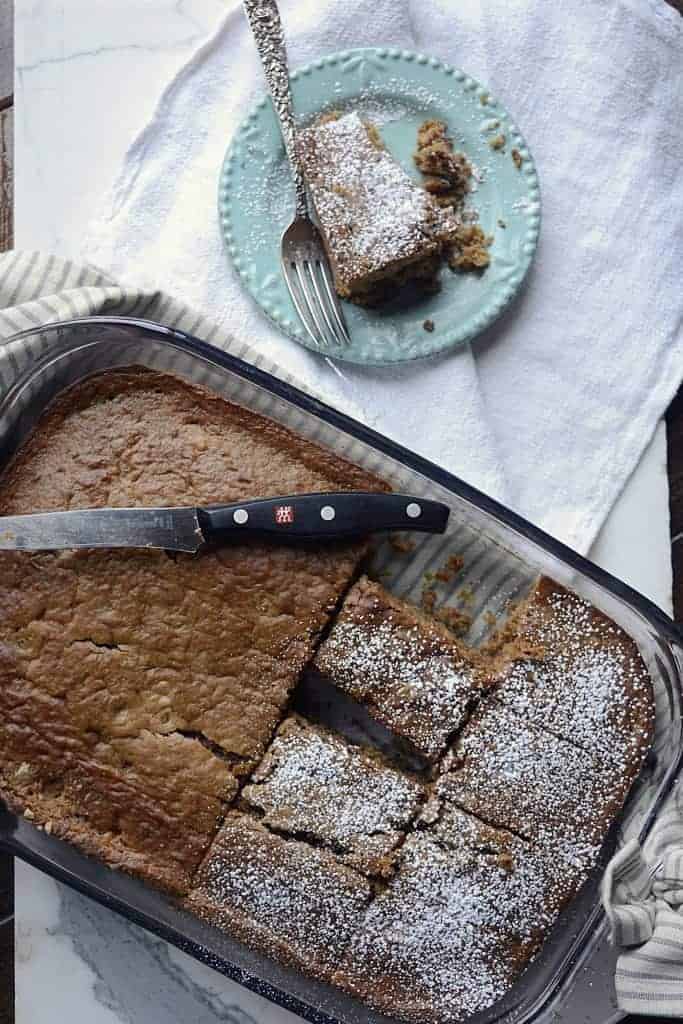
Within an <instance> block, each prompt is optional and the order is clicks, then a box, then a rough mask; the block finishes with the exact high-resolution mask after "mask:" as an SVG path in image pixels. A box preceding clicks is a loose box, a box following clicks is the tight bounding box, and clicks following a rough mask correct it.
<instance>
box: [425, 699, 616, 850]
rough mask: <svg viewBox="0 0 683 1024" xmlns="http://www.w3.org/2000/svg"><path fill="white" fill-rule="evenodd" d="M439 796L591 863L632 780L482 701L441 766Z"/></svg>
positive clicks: (496, 706)
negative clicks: (549, 840) (548, 840)
mask: <svg viewBox="0 0 683 1024" xmlns="http://www.w3.org/2000/svg"><path fill="white" fill-rule="evenodd" d="M441 770H442V772H443V774H442V775H441V776H440V778H439V780H438V782H437V795H439V796H443V797H445V798H447V799H448V800H450V801H451V802H453V803H455V804H457V805H458V806H460V807H462V808H464V809H465V810H467V811H470V812H471V813H472V814H475V815H476V816H477V817H479V818H481V819H482V820H484V821H486V822H489V823H490V824H491V825H494V826H497V827H499V828H506V829H508V830H510V831H512V832H515V833H517V834H518V835H521V836H524V837H525V838H526V839H531V840H535V841H539V842H542V841H543V839H544V837H554V839H555V840H556V841H557V843H558V844H560V845H561V846H563V847H565V848H566V849H567V850H569V851H574V854H575V856H576V857H578V858H581V857H583V856H584V854H585V857H586V858H587V863H592V861H593V857H594V853H595V851H596V850H597V849H598V848H599V846H600V844H601V843H602V841H603V839H604V838H605V835H606V833H607V830H608V828H609V825H610V824H611V822H612V821H613V820H614V818H615V816H616V814H617V812H618V811H619V809H620V807H621V805H622V803H623V802H624V799H625V797H626V794H627V792H628V790H629V788H630V784H631V781H632V778H631V777H630V776H626V775H625V774H624V773H623V772H622V771H621V770H618V769H615V768H614V766H613V765H612V764H611V763H605V762H604V761H603V760H600V759H598V758H596V757H595V756H594V755H592V754H590V753H589V752H588V751H584V750H580V749H579V748H578V747H575V746H573V745H572V744H570V743H567V742H566V741H565V740H561V739H560V738H559V737H557V736H554V735H553V734H552V733H549V732H546V731H545V730H543V729H541V728H538V727H537V726H535V725H531V724H529V723H528V722H526V721H525V720H524V718H521V717H519V716H518V715H516V714H515V713H514V712H513V711H511V710H510V709H508V708H506V707H504V706H501V705H500V704H498V703H496V702H495V701H492V700H488V701H484V702H483V703H482V704H480V706H479V707H478V708H477V709H476V711H475V712H474V713H473V714H472V716H471V718H470V719H469V721H468V722H467V725H466V726H465V727H464V729H463V730H462V731H461V732H460V734H459V736H458V738H457V740H456V741H455V743H454V745H453V748H452V750H451V751H450V752H449V754H448V755H447V757H446V758H445V759H444V761H443V762H442V765H441Z"/></svg>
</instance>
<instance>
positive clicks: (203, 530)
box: [0, 491, 449, 553]
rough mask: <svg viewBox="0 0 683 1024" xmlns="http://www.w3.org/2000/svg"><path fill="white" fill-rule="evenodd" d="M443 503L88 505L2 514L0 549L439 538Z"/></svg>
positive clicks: (309, 498) (336, 498)
mask: <svg viewBox="0 0 683 1024" xmlns="http://www.w3.org/2000/svg"><path fill="white" fill-rule="evenodd" d="M448 517H449V508H448V506H447V505H444V504H442V503H441V502H437V501H429V500H427V499H425V498H416V497H413V496H411V495H407V494H375V493H372V492H365V491H340V492H324V493H319V494H293V495H288V496H285V497H275V498H261V499H257V500H255V501H244V502H235V503H232V504H229V505H206V506H177V507H167V508H92V509H73V510H70V511H64V512H36V513H32V514H28V515H16V516H2V517H0V550H4V551H56V550H63V549H70V548H121V547H124V548H128V547H131V548H162V549H165V550H167V551H185V552H190V553H194V552H198V551H201V550H202V548H205V547H206V546H207V545H220V544H225V543H229V542H230V541H234V540H239V538H240V535H242V536H271V537H279V538H282V539H285V538H287V537H289V538H291V539H293V540H294V539H298V540H321V539H327V540H339V539H344V538H350V537H360V536H364V535H366V534H370V533H375V532H379V531H394V530H418V531H420V532H422V533H443V532H444V530H445V529H446V524H447V522H448Z"/></svg>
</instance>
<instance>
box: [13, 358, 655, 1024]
mask: <svg viewBox="0 0 683 1024" xmlns="http://www.w3.org/2000/svg"><path fill="white" fill-rule="evenodd" d="M384 488H385V484H384V483H383V482H382V481H381V480H379V479H377V478H376V477H374V476H371V475H370V474H368V473H366V472H364V471H363V470H360V469H358V468H357V467H356V466H354V465H352V464H350V463H348V462H345V461H344V460H342V459H339V458H337V457H336V456H335V455H333V454H332V453H330V452H329V451H326V450H324V449H322V448H318V447H316V446H315V445H313V444H311V443H310V442H308V441H306V440H304V439H303V438H300V437H298V436H297V435H295V434H294V433H292V432H291V431H289V430H287V429H285V428H284V427H282V426H279V425H277V424H276V423H274V422H272V421H270V420H267V419H265V418H263V417H261V416H258V415H256V414H254V413H252V412H250V411H248V410H245V409H243V408H241V407H238V406H236V405H233V404H231V403H230V402H227V401H225V400H224V399H221V398H219V397H217V396H215V395H213V394H211V393H209V392H208V391H204V390H202V389H200V388H197V387H194V386H191V385H189V384H186V383H184V382H183V381H181V380H178V379H176V378H174V377H171V376H168V375H162V374H157V373H152V372H150V371H142V370H134V369H133V370H126V371H113V372H107V373H105V374H100V375H98V376H95V377H93V378H91V379H89V380H88V381H86V382H84V383H81V384H78V385H76V386H74V387H72V388H71V389H69V390H68V391H66V392H64V393H63V394H62V397H61V398H60V399H59V401H58V402H57V404H56V405H54V406H53V407H52V408H51V409H49V410H48V411H47V413H46V414H45V416H44V418H43V420H42V421H41V422H40V423H39V425H38V427H37V428H36V430H35V431H34V433H33V434H32V436H31V437H30V438H29V440H28V441H27V443H26V444H25V445H24V446H23V447H22V448H21V449H20V450H19V452H18V453H17V455H16V456H15V458H14V460H13V461H12V463H11V465H10V466H9V467H8V468H7V470H6V471H5V473H4V475H3V476H2V478H0V514H1V513H6V514H9V513H22V512H35V511H44V510H52V509H63V508H78V507H93V506H111V505H114V506H125V505H152V504H196V503H209V502H230V501H235V500H238V499H244V498H251V497H260V496H269V495H273V494H284V493H294V492H310V491H324V490H344V489H354V490H356V489H361V490H362V489H373V490H375V489H384ZM365 551H366V545H364V544H358V543H356V544H325V545H322V544H320V545H315V544H313V545H311V544H307V545H298V546H295V545H292V546H289V545H285V544H279V543H276V542H273V543H260V542H256V541H246V540H244V541H242V542H241V543H239V544H235V545H231V546H228V547H225V548H223V549H221V550H218V551H213V552H206V553H202V554H201V555H199V556H187V555H182V554H173V555H167V554H166V553H164V552H159V551H148V550H129V551H122V550H117V551H80V552H69V551H65V552H59V553H45V554H29V553H8V552H3V553H0V749H1V750H2V758H1V760H0V796H2V799H3V800H4V801H5V802H6V803H7V805H8V806H9V808H10V809H11V810H13V811H14V812H16V813H21V814H24V816H25V817H26V818H27V819H28V820H29V821H32V822H33V823H34V824H35V825H36V826H38V827H40V828H42V829H44V830H45V831H46V832H49V833H52V834H53V835H55V836H58V837H59V838H61V839H64V840H68V841H69V842H71V843H74V844H76V845H77V846H78V847H80V848H81V849H82V850H84V851H85V852H86V853H89V854H92V855H94V856H97V857H99V858H101V859H102V860H103V861H104V862H105V863H106V864H108V865H109V866H111V867H112V868H122V869H124V870H126V871H128V872H131V873H133V874H135V875H138V876H139V877H141V878H143V879H145V880H146V881H148V882H150V883H152V884H154V885H156V886H159V887H161V888H162V889H164V890H166V891H167V892H168V893H170V894H171V895H172V897H173V898H174V899H176V900H179V901H181V902H182V904H183V906H185V907H186V908H188V909H190V910H191V911H192V912H193V913H195V914H198V915H200V916H201V917H202V918H203V919H204V920H206V921H209V922H210V923H211V924H213V925H215V927H217V928H219V929H223V930H227V931H229V932H230V933H231V934H233V935H234V936H235V937H237V938H239V939H241V940H242V941H243V942H245V943H246V944H247V945H249V946H250V947H252V948H254V949H257V950H259V951H261V952H263V953H265V954H267V955H268V956H270V957H272V958H275V959H276V960H278V961H279V962H282V963H285V964H288V965H290V966H293V967H295V968H297V969H300V970H301V971H303V972H305V973H306V974H308V975H310V976H313V977H315V978H317V979H320V980H323V981H325V982H329V983H330V984H333V985H336V986H338V987H340V988H342V989H344V990H345V991H346V992H347V993H350V994H352V995H353V996H355V997H357V998H359V999H362V1000H363V1001H364V1003H365V1004H366V1005H367V1006H370V1007H373V1008H374V1009H376V1010H379V1011H381V1012H383V1013H386V1014H389V1015H390V1016H394V1017H397V1018H401V1019H405V1020H409V1021H412V1022H414V1024H427V1022H438V1024H442V1022H443V1024H446V1022H449V1021H456V1020H460V1019H463V1018H465V1017H467V1016H468V1015H470V1014H472V1013H474V1012H476V1011H478V1010H482V1009H485V1008H486V1007H488V1006H490V1005H491V1004H492V1003H494V1002H495V1001H496V1000H497V999H499V998H500V997H501V996H502V995H504V994H505V992H506V991H507V990H508V989H509V987H510V986H511V985H512V984H513V983H514V982H515V980H516V979H517V978H518V977H519V976H520V974H521V973H522V972H523V970H524V969H525V967H526V966H527V965H528V964H529V963H530V961H531V960H532V959H533V957H534V956H535V955H536V953H537V951H538V950H539V949H540V947H541V945H542V943H543V941H544V938H545V936H546V935H547V933H548V930H549V929H550V928H551V927H552V925H553V923H554V921H555V920H556V919H557V916H558V915H559V914H560V913H561V911H562V909H563V908H564V907H565V906H566V905H567V903H568V902H569V901H570V900H571V899H572V898H573V896H574V895H575V894H576V892H577V891H578V889H579V888H580V886H581V884H582V882H583V881H584V880H585V878H586V876H587V874H588V872H589V871H590V870H591V868H592V866H593V865H594V864H595V862H596V858H597V857H598V854H599V851H600V849H601V846H602V844H603V842H604V839H605V836H606V834H607V832H608V830H609V828H610V826H611V824H612V822H613V821H614V820H615V818H616V817H617V816H618V814H619V812H620V809H621V807H622V805H623V802H624V800H625V798H626V796H627V794H628V791H629V788H630V786H631V784H632V782H633V780H634V779H635V777H636V775H637V774H638V772H639V770H640V767H641V765H642V762H643V759H644V757H645V756H646V753H647V751H648V749H649V746H650V742H651V737H652V720H653V698H652V690H651V685H650V681H649V678H648V674H647V672H646V670H645V667H644V665H643V663H642V661H641V659H640V656H639V654H638V651H637V649H636V647H635V645H634V644H633V643H632V641H631V640H630V638H629V637H628V636H626V634H625V633H624V632H623V631H622V630H620V629H619V628H618V627H617V626H616V625H615V624H614V623H613V622H611V621H610V620H609V619H607V618H605V616H603V615H601V614H600V613H599V612H597V611H596V610H595V609H593V608H592V607H591V606H590V605H588V604H587V603H586V602H584V601H582V600H581V599H579V598H578V597H576V596H575V595H573V594H571V593H569V592H568V591H567V590H565V589H564V588H562V587H560V586H559V585H557V584H555V583H553V582H551V581H549V580H545V579H543V580H540V581H539V582H538V584H537V585H536V587H535V588H534V589H533V590H532V592H531V594H530V595H529V596H528V597H527V599H526V600H525V601H524V602H522V604H521V605H520V606H519V607H518V608H517V609H515V610H513V612H512V613H511V614H510V616H509V620H508V622H507V624H506V625H505V626H504V627H503V628H501V629H500V630H499V632H498V635H497V636H496V637H495V638H494V639H493V640H492V641H491V642H490V643H489V644H488V645H486V646H484V647H482V648H480V649H478V650H476V651H475V650H472V649H471V648H469V647H467V646H466V644H465V643H464V641H463V639H462V638H457V637H455V636H454V635H453V634H452V633H451V631H449V630H448V629H447V628H446V626H445V625H444V624H443V623H441V622H437V621H435V620H434V618H433V617H431V616H430V615H429V614H427V613H426V612H425V611H418V610H417V609H416V608H414V607H412V606H411V605H409V604H407V603H406V602H405V601H402V600H401V599H399V598H398V597H396V596H395V595H392V594H389V593H388V592H387V591H386V590H385V589H384V588H383V587H382V586H381V585H380V584H379V583H377V582H374V581H372V580H370V579H368V578H367V577H365V576H363V575H362V570H363V564H364V563H363V560H364V555H365ZM455 554H456V553H452V556H453V557H454V556H455ZM310 665H315V667H316V669H317V671H318V672H322V673H323V674H324V676H325V677H326V679H327V681H328V684H331V688H332V692H333V693H334V690H335V688H336V689H337V690H338V691H339V693H340V695H343V697H344V699H347V700H348V698H352V700H353V701H355V702H356V707H357V709H358V713H359V714H360V713H361V712H362V713H363V714H366V715H369V716H370V717H371V718H374V719H376V720H377V721H379V722H380V723H381V724H382V726H383V727H384V729H385V730H386V731H387V733H388V734H389V735H390V736H392V737H393V739H394V741H395V747H394V749H393V752H391V751H390V752H388V753H387V752H385V753H383V754H380V753H379V752H378V751H375V750H373V749H370V748H369V747H368V746H361V745H359V744H358V743H354V742H351V739H350V738H349V737H347V736H345V735H342V733H341V732H340V731H339V730H338V729H334V728H331V727H330V723H329V722H328V723H327V724H325V723H322V722H319V721H312V720H310V717H304V716H303V715H302V714H301V709H299V713H294V711H293V700H294V696H295V692H296V689H297V684H298V683H299V681H300V679H301V676H302V673H303V671H304V670H305V669H306V667H307V666H310ZM309 683H310V679H309ZM406 750H408V751H409V752H410V754H411V758H405V757H404V756H403V754H404V752H405V751H406ZM408 761H410V763H411V764H412V765H413V768H412V769H411V770H410V771H409V770H407V769H406V767H405V764H406V763H407V762H408Z"/></svg>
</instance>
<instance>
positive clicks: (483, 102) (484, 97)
mask: <svg viewBox="0 0 683 1024" xmlns="http://www.w3.org/2000/svg"><path fill="white" fill-rule="evenodd" d="M490 98H491V97H490V96H489V94H488V93H487V92H483V93H482V94H481V96H480V97H479V102H480V103H481V105H482V107H485V106H487V105H488V102H489V100H490Z"/></svg>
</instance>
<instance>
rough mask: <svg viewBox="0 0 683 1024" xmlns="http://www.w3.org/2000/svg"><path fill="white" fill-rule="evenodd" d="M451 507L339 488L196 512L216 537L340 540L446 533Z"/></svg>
mask: <svg viewBox="0 0 683 1024" xmlns="http://www.w3.org/2000/svg"><path fill="white" fill-rule="evenodd" d="M449 511H450V510H449V508H448V506H447V505H442V504H441V502H438V501H427V500H426V499H425V498H413V497H411V496H410V495H409V494H373V493H371V492H365V491H339V492H334V493H329V492H327V493H322V494H292V495H290V496H289V497H286V498H282V497H280V498H262V499H259V500H257V501H243V502H240V503H239V504H235V505H214V506H206V507H204V508H200V509H197V515H198V519H199V525H200V527H201V530H202V533H203V534H204V537H205V539H206V541H207V542H208V543H211V542H212V541H213V542H218V541H220V540H234V539H236V538H237V537H238V536H239V535H240V534H248V535H252V536H253V535H262V536H266V535H267V536H271V537H281V538H283V539H284V538H285V537H292V538H296V539H298V540H322V539H327V540H338V539H340V538H344V537H362V536H364V535H365V534H368V533H375V532H377V531H384V530H419V531H420V532H422V533H443V532H444V530H445V529H446V524H447V522H448V516H449Z"/></svg>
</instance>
